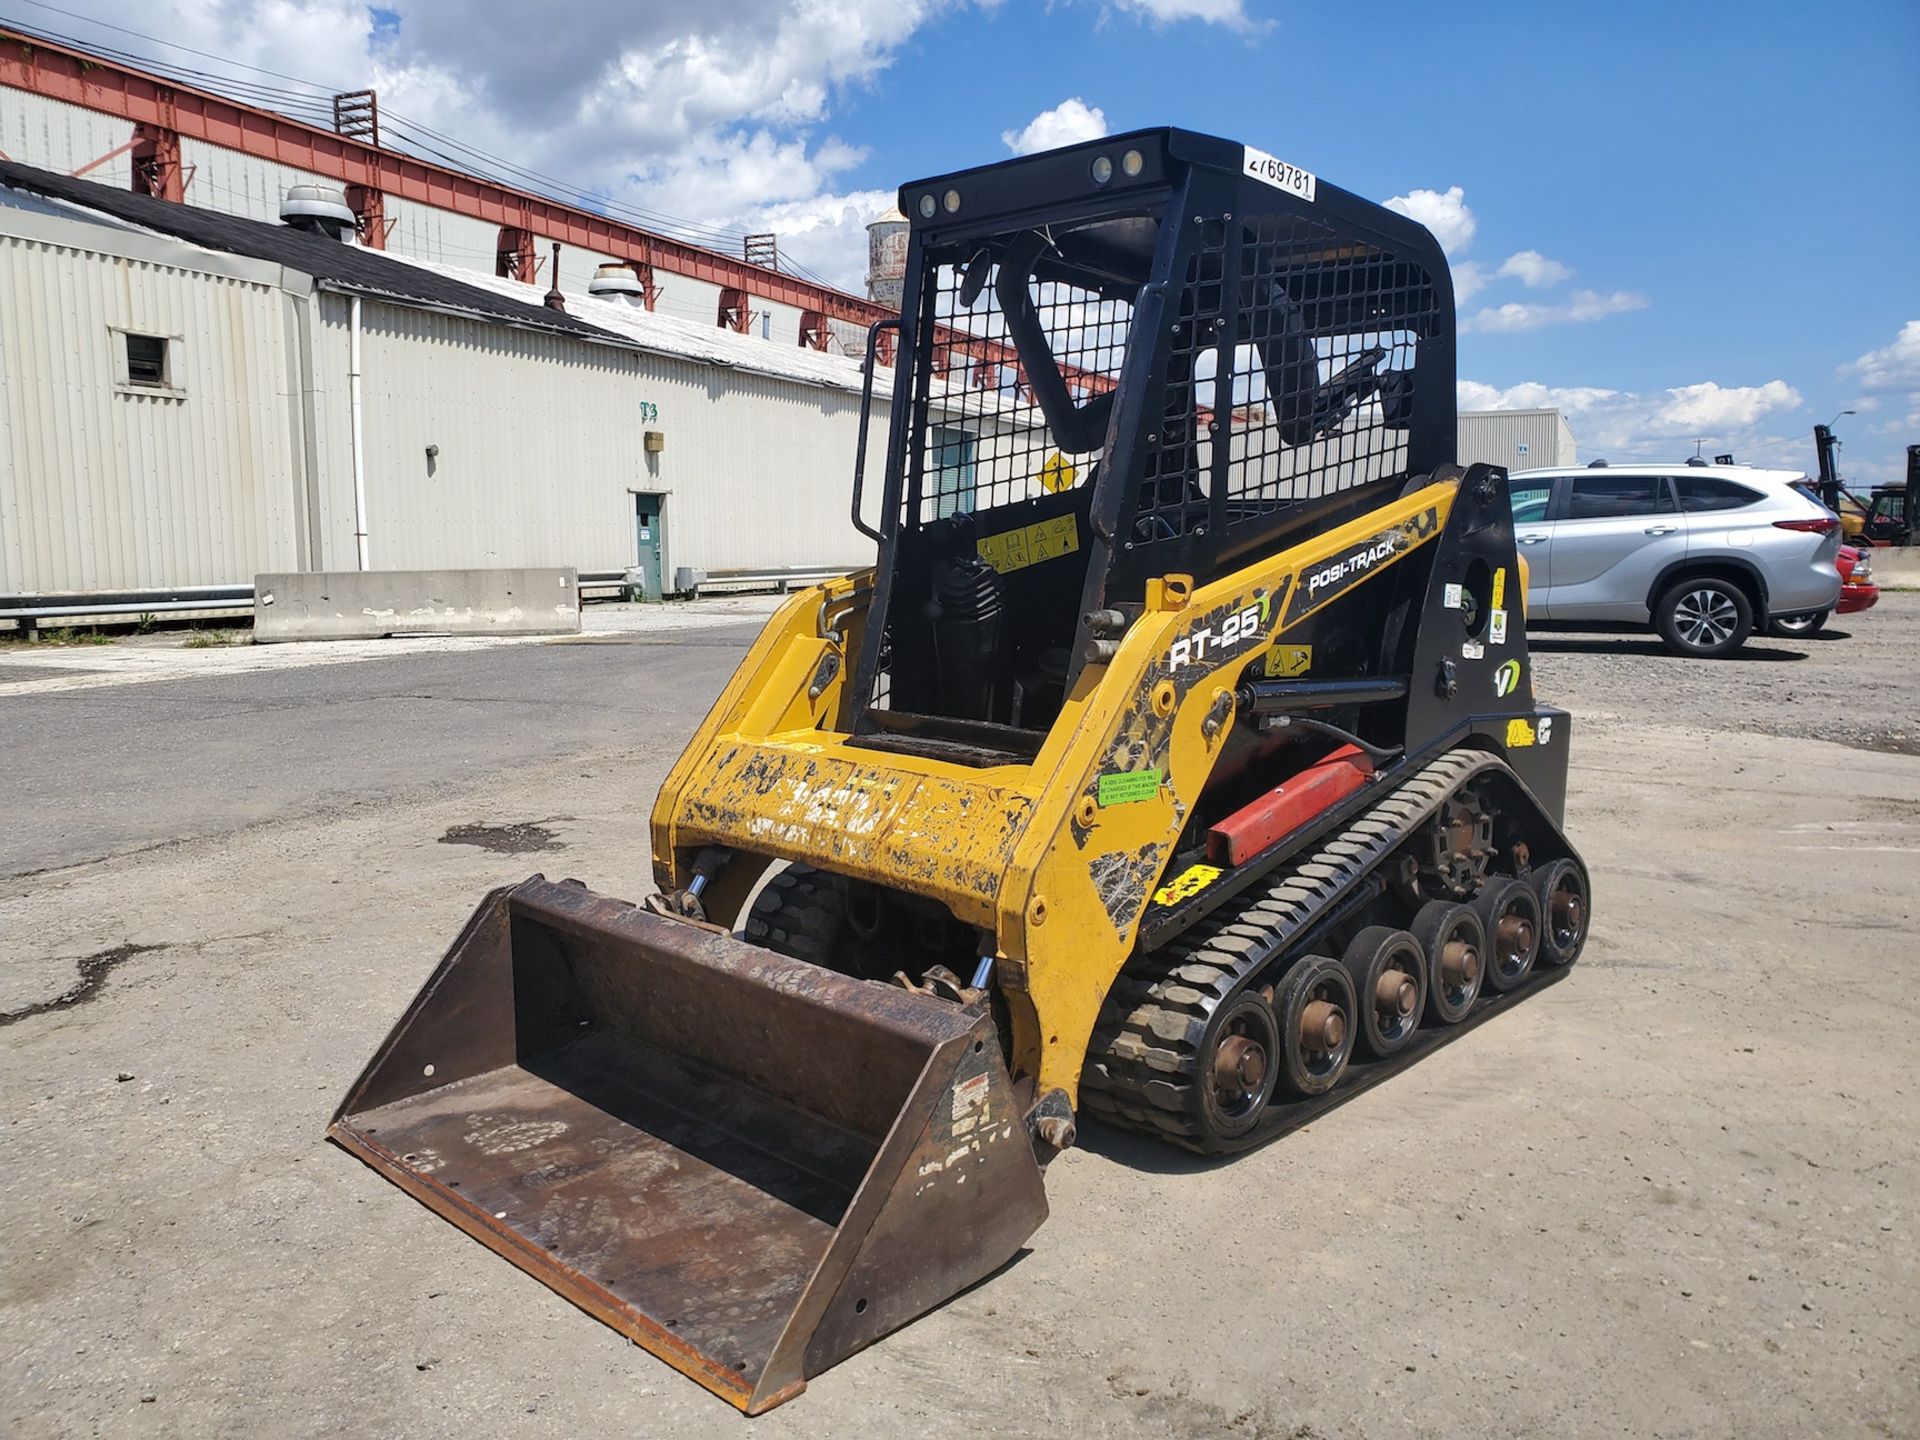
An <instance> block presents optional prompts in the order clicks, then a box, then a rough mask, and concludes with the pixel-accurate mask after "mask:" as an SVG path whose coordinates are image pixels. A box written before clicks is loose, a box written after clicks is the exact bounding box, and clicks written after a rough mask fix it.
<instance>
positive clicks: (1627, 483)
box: [1567, 475, 1673, 520]
mask: <svg viewBox="0 0 1920 1440" xmlns="http://www.w3.org/2000/svg"><path fill="white" fill-rule="evenodd" d="M1672 509H1673V501H1672V499H1671V498H1670V497H1669V495H1668V492H1667V481H1666V477H1665V476H1662V475H1581V476H1579V477H1578V478H1576V479H1575V480H1574V482H1573V494H1572V495H1571V496H1570V497H1569V498H1568V500H1567V519H1569V520H1612V519H1615V518H1616V517H1624V516H1630V515H1663V514H1666V513H1667V512H1668V511H1670V510H1672Z"/></svg>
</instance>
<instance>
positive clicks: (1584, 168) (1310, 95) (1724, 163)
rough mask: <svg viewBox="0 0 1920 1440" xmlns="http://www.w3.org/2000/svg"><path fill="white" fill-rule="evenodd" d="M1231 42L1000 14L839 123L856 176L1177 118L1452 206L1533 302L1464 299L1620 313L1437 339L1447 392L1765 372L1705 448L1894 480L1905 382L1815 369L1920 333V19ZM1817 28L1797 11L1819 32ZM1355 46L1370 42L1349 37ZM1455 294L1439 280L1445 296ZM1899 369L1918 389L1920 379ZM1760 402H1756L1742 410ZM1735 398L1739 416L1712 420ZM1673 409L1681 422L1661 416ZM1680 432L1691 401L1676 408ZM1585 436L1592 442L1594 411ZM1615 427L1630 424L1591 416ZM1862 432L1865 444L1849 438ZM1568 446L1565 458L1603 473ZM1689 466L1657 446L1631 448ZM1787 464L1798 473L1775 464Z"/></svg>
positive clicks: (1356, 33) (1460, 25) (1363, 187)
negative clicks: (1534, 256) (1919, 326)
mask: <svg viewBox="0 0 1920 1440" xmlns="http://www.w3.org/2000/svg"><path fill="white" fill-rule="evenodd" d="M1247 14H1248V16H1249V18H1250V20H1252V21H1253V22H1254V24H1255V27H1256V28H1254V29H1253V30H1251V31H1241V30H1234V29H1231V28H1226V27H1222V26H1219V25H1199V24H1192V23H1188V24H1175V25H1167V26H1164V27H1160V26H1153V25H1147V24H1142V23H1140V22H1139V21H1137V20H1135V19H1133V18H1130V17H1128V16H1124V15H1120V14H1115V13H1108V14H1106V15H1105V16H1104V17H1103V16H1101V15H1100V14H1098V13H1090V12H1089V11H1088V10H1087V9H1086V8H1085V7H1081V6H1074V5H1053V6H1048V7H1040V6H1029V5H1023V4H1019V3H1008V4H1004V5H1002V6H1000V7H999V8H998V10H996V11H994V12H991V13H988V14H980V13H977V12H969V13H965V14H961V15H956V16H952V17H949V18H948V19H946V20H944V21H942V22H941V23H939V24H937V25H932V26H929V27H927V28H926V29H925V30H923V31H922V32H920V33H919V34H917V35H916V36H915V38H914V41H913V42H912V44H911V45H909V46H908V47H906V48H905V49H903V51H902V53H901V55H900V56H899V58H898V59H897V60H896V61H895V63H894V65H893V67H892V68H891V70H890V71H889V72H888V74H887V76H886V77H885V80H884V82H883V83H882V84H880V85H878V86H876V87H874V88H873V89H872V90H871V91H868V92H866V93H863V94H859V95H857V96H855V97H852V98H851V100H850V102H849V103H848V105H847V106H846V107H845V108H844V109H843V110H842V112H841V113H840V115H839V116H838V117H837V127H836V128H838V129H839V130H840V131H841V132H842V133H844V134H846V135H848V136H849V137H850V138H854V139H856V140H858V141H859V142H860V143H862V144H864V145H866V146H868V147H869V149H870V154H869V158H868V160H867V161H866V163H865V164H864V165H863V166H862V167H861V169H860V171H859V172H857V173H856V174H855V175H854V176H853V177H851V178H853V179H854V180H856V181H861V182H866V183H872V184H875V185H883V184H885V183H887V182H888V181H890V180H893V179H897V178H901V177H905V176H909V175H912V174H915V173H923V172H931V171H939V170H942V169H946V168H950V167H959V166H962V165H968V164H974V163H978V162H979V161H980V160H981V158H982V157H983V155H991V154H993V153H994V152H995V150H996V148H999V149H1000V150H1001V153H1004V147H996V145H995V143H994V142H995V140H996V139H997V138H998V136H999V134H1000V132H1001V131H1002V130H1005V129H1008V128H1018V127H1019V126H1021V125H1023V124H1025V123H1026V121H1027V120H1028V119H1030V118H1031V116H1032V115H1033V114H1034V113H1035V112H1036V111H1037V110H1039V109H1041V108H1044V107H1046V106H1049V105H1052V104H1055V103H1057V102H1058V100H1059V99H1061V98H1063V96H1067V95H1071V96H1077V97H1079V98H1080V99H1082V100H1083V101H1084V102H1085V103H1086V104H1087V105H1088V106H1090V107H1097V108H1098V109H1099V110H1100V111H1101V112H1102V113H1103V114H1104V117H1105V119H1106V121H1107V122H1108V124H1109V126H1110V127H1111V128H1112V129H1114V130H1123V129H1130V128H1134V127H1136V126H1142V125H1154V124H1162V123H1169V122H1172V123H1178V124H1181V125H1185V126H1188V127H1191V128H1195V129H1200V130H1209V131H1212V132H1215V133H1217V134H1221V135H1226V136H1230V137H1232V138H1235V139H1241V140H1244V141H1246V142H1248V143H1251V144H1256V145H1259V146H1260V147H1261V148H1263V149H1267V150H1270V151H1273V152H1274V153H1276V154H1279V155H1281V156H1282V157H1283V158H1285V159H1288V160H1291V161H1293V162H1294V163H1296V164H1300V165H1304V166H1306V167H1307V168H1309V169H1311V170H1314V171H1315V172H1317V173H1319V174H1321V175H1324V176H1325V177H1327V178H1328V179H1329V180H1332V181H1333V182H1335V183H1337V184H1340V185H1342V186H1344V187H1346V188H1348V189H1351V190H1355V191H1357V192H1359V193H1360V194H1362V195H1366V196H1368V197H1370V198H1374V199H1382V200H1383V199H1386V198H1388V197H1390V196H1394V195H1406V194H1410V193H1411V192H1412V191H1414V190H1416V189H1429V190H1434V191H1438V192H1445V191H1446V190H1448V189H1450V188H1451V187H1453V186H1459V187H1461V190H1462V192H1463V199H1464V203H1465V204H1466V206H1467V207H1468V208H1469V209H1470V210H1471V212H1472V214H1473V216H1474V217H1475V219H1476V221H1477V225H1476V228H1475V232H1474V234H1473V237H1472V239H1471V241H1470V242H1469V243H1468V244H1467V245H1466V246H1465V247H1464V248H1463V249H1460V250H1458V251H1456V253H1455V255H1454V257H1453V258H1454V260H1455V262H1456V265H1458V264H1461V263H1467V262H1470V263H1473V264H1477V265H1478V266H1480V267H1483V268H1484V269H1488V270H1492V269H1497V268H1498V266H1499V265H1500V264H1501V263H1502V262H1503V261H1504V260H1505V259H1506V258H1507V257H1508V256H1510V255H1512V254H1514V253H1515V252H1518V251H1522V250H1533V251H1536V252H1538V253H1540V254H1541V255H1543V256H1545V257H1548V258H1550V259H1552V260H1555V261H1558V262H1560V263H1561V264H1562V265H1564V266H1567V267H1569V268H1570V269H1571V270H1572V272H1573V274H1572V276H1571V277H1570V279H1569V280H1567V281H1565V282H1562V283H1561V284H1560V285H1558V286H1552V287H1543V288H1541V289H1529V288H1528V287H1527V286H1525V285H1524V284H1522V283H1521V282H1520V281H1519V280H1518V279H1514V278H1505V279H1495V280H1493V281H1491V282H1490V283H1488V284H1487V285H1486V286H1485V287H1484V288H1482V289H1481V290H1479V291H1477V292H1476V293H1474V294H1473V295H1472V296H1471V297H1470V298H1469V299H1467V300H1466V301H1465V302H1464V303H1463V304H1462V306H1461V310H1462V313H1463V314H1465V315H1469V316H1471V315H1472V314H1474V313H1476V312H1477V311H1479V310H1481V309H1483V308H1485V307H1488V306H1497V305H1499V304H1501V303H1505V302H1516V303H1522V304H1528V303H1531V304H1539V305H1544V306H1547V307H1548V308H1552V307H1553V303H1554V302H1555V301H1556V300H1559V302H1560V304H1561V305H1564V304H1565V300H1564V297H1565V295H1566V294H1568V293H1569V292H1571V291H1574V290H1579V289H1587V290H1591V291H1593V292H1595V293H1597V294H1599V295H1601V296H1609V297H1610V296H1614V295H1616V294H1619V293H1620V292H1625V294H1626V295H1628V296H1633V297H1638V298H1640V299H1643V300H1644V301H1645V304H1644V308H1638V309H1632V310H1622V311H1620V312H1619V313H1614V314H1610V315H1606V316H1605V317H1604V318H1600V319H1596V320H1592V321H1588V322H1572V321H1563V322H1560V323H1544V324H1540V325H1537V326H1534V327H1533V328H1528V329H1524V330H1517V331H1513V332H1509V333H1478V332H1473V331H1470V332H1469V333H1467V334H1465V335H1463V336H1462V338H1461V343H1460V373H1461V376H1462V377H1463V378H1465V379H1470V380H1474V381H1479V382H1482V383H1484V384H1486V385H1489V386H1492V387H1494V388H1496V389H1499V390H1506V389H1509V388H1510V387H1515V386H1519V385H1522V384H1525V383H1527V382H1535V383H1539V384H1544V385H1546V386H1548V387H1552V388H1555V389H1580V388H1602V389H1608V390H1613V391H1616V392H1621V393H1622V394H1630V395H1638V396H1653V397H1658V396H1661V395H1663V394H1664V393H1665V392H1666V391H1668V390H1669V389H1673V388H1678V387H1686V386H1695V385H1700V384H1703V383H1709V382H1710V383H1713V384H1716V385H1719V386H1721V387H1763V386H1765V385H1767V384H1768V383H1769V382H1772V381H1776V380H1777V381H1782V382H1784V383H1785V385H1786V386H1787V387H1788V388H1790V389H1791V390H1793V391H1794V392H1797V394H1798V395H1799V397H1800V403H1799V405H1797V406H1792V407H1786V406H1782V407H1781V408H1777V409H1773V410H1770V411H1768V412H1767V413H1766V414H1765V415H1764V416H1763V417H1761V418H1762V420H1763V421H1764V423H1762V424H1760V425H1758V426H1755V425H1749V424H1740V423H1733V422H1721V428H1720V429H1719V430H1718V431H1717V433H1716V432H1705V433H1706V438H1708V439H1709V440H1710V441H1711V442H1713V443H1714V445H1715V448H1718V446H1719V445H1720V444H1722V443H1725V444H1733V443H1734V442H1735V441H1736V440H1744V441H1747V442H1748V444H1747V447H1746V450H1745V452H1744V453H1743V454H1742V458H1746V456H1747V455H1754V456H1755V457H1756V458H1759V457H1760V452H1759V451H1757V450H1755V449H1754V446H1753V441H1754V440H1755V439H1756V438H1764V437H1766V436H1779V437H1780V438H1782V439H1784V440H1786V441H1787V442H1788V444H1789V447H1796V446H1797V447H1798V450H1797V451H1794V452H1793V453H1785V452H1783V451H1782V450H1781V448H1780V447H1779V446H1769V447H1767V457H1768V458H1772V459H1775V460H1778V461H1781V462H1785V463H1794V464H1800V465H1806V466H1811V465H1812V463H1813V462H1812V444H1811V440H1810V438H1808V435H1807V432H1808V431H1809V430H1810V429H1811V427H1812V426H1813V425H1814V424H1815V423H1816V422H1818V421H1825V420H1827V419H1829V418H1830V417H1832V416H1833V415H1834V413H1835V412H1836V411H1838V410H1841V409H1845V408H1857V407H1858V402H1859V401H1861V400H1862V399H1866V400H1868V401H1869V402H1870V403H1877V404H1878V409H1877V410H1875V411H1874V412H1873V413H1871V414H1862V415H1860V416H1857V417H1849V418H1848V419H1846V420H1843V421H1842V422H1841V423H1840V425H1839V427H1838V429H1839V431H1840V433H1841V434H1842V436H1843V437H1844V438H1845V440H1846V449H1845V451H1844V454H1843V468H1845V469H1846V470H1848V471H1849V472H1852V473H1858V474H1861V475H1862V476H1863V477H1864V476H1865V475H1866V474H1868V473H1870V472H1871V473H1873V474H1875V475H1876V476H1878V478H1892V472H1893V471H1894V470H1895V469H1896V468H1897V465H1898V463H1899V457H1900V455H1901V453H1902V450H1903V447H1904V445H1905V444H1908V443H1920V414H1910V412H1912V411H1915V410H1920V404H1916V401H1915V398H1914V396H1913V394H1912V392H1911V391H1909V392H1907V393H1906V394H1905V395H1901V394H1899V393H1893V394H1884V395H1879V396H1875V395H1869V394H1867V393H1866V392H1865V391H1864V390H1863V385H1862V379H1863V377H1862V376H1861V375H1860V374H1858V373H1849V374H1843V373H1841V367H1843V366H1846V365H1849V364H1851V363H1852V362H1854V361H1856V360H1858V359H1859V358H1860V357H1862V356H1863V355H1865V354H1867V353H1868V352H1871V351H1876V350H1879V349H1882V348H1883V347H1888V346H1890V345H1892V344H1893V342H1894V341H1895V340H1896V338H1897V337H1898V335H1899V332H1900V331H1901V328H1902V326H1903V324H1904V323H1905V322H1907V321H1910V320H1912V319H1914V318H1915V317H1917V316H1920V79H1916V71H1917V70H1920V5H1917V4H1914V3H1912V0H1907V3H1880V4H1873V3H1867V4H1830V5H1827V6H1823V7H1821V8H1820V9H1819V10H1818V11H1815V10H1814V9H1813V8H1812V7H1808V6H1791V5H1781V4H1743V5H1717V6H1716V5H1699V6H1694V7H1690V8H1689V7H1682V6H1674V5H1642V4H1607V5H1585V6H1579V7H1571V6H1541V5H1537V4H1535V5H1518V4H1512V5H1506V4H1501V5H1494V4H1483V5H1473V6H1448V7H1440V6H1431V5H1413V4H1374V5H1370V6H1366V7H1358V6H1318V5H1316V6H1292V5H1288V6H1282V5H1264V4H1259V3H1254V4H1250V5H1249V6H1248V7H1247ZM1816 16H1817V18H1816ZM1369 36H1379V37H1384V38H1383V39H1380V40H1369V39H1368V37H1369ZM1463 288H1465V287H1463ZM1906 378H1908V379H1910V380H1914V381H1916V382H1920V375H1908V376H1907V377H1906ZM1761 403H1765V402H1764V401H1762V402H1761ZM1728 408H1737V407H1728ZM1682 413H1683V414H1685V413H1688V412H1682ZM1692 413H1694V414H1695V415H1696V416H1697V417H1698V418H1697V423H1698V424H1699V425H1700V426H1702V427H1703V429H1704V427H1706V426H1708V425H1711V424H1713V423H1715V422H1714V414H1715V412H1714V407H1713V406H1712V405H1711V404H1708V405H1704V406H1699V407H1696V409H1695V411H1693V412H1692ZM1590 418H1594V419H1597V420H1598V421H1599V423H1598V424H1597V425H1582V424H1581V417H1580V416H1577V415H1576V417H1575V425H1576V430H1577V431H1579V430H1585V431H1588V432H1589V433H1590V434H1591V435H1592V438H1595V439H1603V440H1604V439H1613V438H1614V437H1615V435H1616V434H1617V433H1619V428H1618V425H1617V424H1615V423H1613V422H1614V421H1615V419H1616V417H1612V416H1604V415H1603V416H1595V417H1590ZM1618 418H1622V419H1624V418H1628V417H1618ZM1887 426H1894V427H1897V428H1895V429H1893V430H1892V431H1891V432H1889V433H1884V434H1883V433H1876V432H1878V431H1880V430H1882V429H1884V428H1885V427H1887ZM1587 438H1588V436H1586V435H1583V446H1582V453H1583V455H1586V454H1592V453H1600V452H1599V451H1597V450H1596V449H1595V447H1594V446H1593V445H1592V444H1590V443H1585V442H1586V440H1587ZM1630 438H1634V439H1644V440H1648V441H1651V442H1653V443H1652V445H1651V448H1652V449H1653V450H1654V451H1655V452H1659V451H1662V450H1664V451H1665V452H1666V453H1675V450H1676V448H1677V449H1678V453H1684V454H1691V453H1692V445H1691V444H1690V443H1686V444H1684V445H1682V443H1681V442H1682V440H1683V439H1684V438H1685V437H1682V436H1680V435H1664V436H1647V435H1644V434H1643V435H1639V436H1632V437H1630ZM1800 452H1804V453H1800Z"/></svg>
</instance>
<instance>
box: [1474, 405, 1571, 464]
mask: <svg viewBox="0 0 1920 1440" xmlns="http://www.w3.org/2000/svg"><path fill="white" fill-rule="evenodd" d="M1458 449H1459V453H1460V463H1461V464H1462V465H1472V464H1475V463H1477V462H1485V463H1486V464H1488V465H1504V466H1506V467H1507V469H1509V470H1537V469H1540V468H1541V467H1543V466H1548V465H1572V464H1574V463H1576V462H1575V459H1574V457H1575V455H1576V454H1577V453H1578V452H1577V450H1576V448H1575V446H1574V442H1573V427H1572V426H1571V425H1569V424H1567V417H1566V416H1565V415H1563V414H1561V413H1560V412H1559V411H1558V410H1555V409H1538V410H1462V411H1461V412H1460V438H1459V444H1458Z"/></svg>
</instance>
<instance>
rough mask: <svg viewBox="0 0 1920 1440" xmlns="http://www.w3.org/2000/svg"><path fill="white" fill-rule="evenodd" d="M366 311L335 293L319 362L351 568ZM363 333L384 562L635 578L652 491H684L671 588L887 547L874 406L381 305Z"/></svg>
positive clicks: (327, 527) (327, 442) (344, 553)
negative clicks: (878, 499)
mask: <svg viewBox="0 0 1920 1440" xmlns="http://www.w3.org/2000/svg"><path fill="white" fill-rule="evenodd" d="M348 310H349V301H348V300H347V299H346V298H345V297H343V296H339V295H331V294H330V295H325V296H323V297H322V305H321V320H322V323H321V325H320V331H321V334H320V337H319V342H318V355H319V357H320V358H319V364H318V365H317V366H316V374H317V376H318V377H320V379H321V384H320V398H321V401H322V404H323V406H324V411H325V414H324V429H325V432H326V433H325V435H324V437H323V439H322V443H321V446H320V450H321V454H322V456H323V457H324V458H323V462H322V464H321V466H320V469H321V473H322V474H323V475H324V476H325V477H326V484H325V487H324V489H325V494H324V495H323V496H322V503H321V505H320V513H321V523H322V526H323V533H324V535H325V537H326V547H325V548H326V551H327V553H328V559H327V563H328V564H329V565H332V566H335V567H350V566H351V564H352V559H351V557H352V554H353V520H352V514H353V498H352V477H351V467H350V464H348V463H345V461H346V457H347V455H348V447H349V444H350V438H349V432H348V430H347V428H346V427H347V407H346V404H345V386H346V380H345V377H346V373H347V364H348V361H347V355H348V350H349V336H348V329H347V322H348ZM361 324H362V340H361V344H362V370H363V378H362V382H361V388H362V394H363V401H364V405H365V411H364V417H363V434H364V440H365V450H366V457H367V461H366V463H367V508H368V525H367V529H368V533H369V541H368V544H369V550H370V553H371V558H372V561H373V564H374V565H375V567H376V568H379V569H394V568H416V567H422V566H428V565H448V566H463V565H577V566H579V567H580V568H581V569H585V570H604V569H618V568H623V567H625V566H628V565H631V564H633V563H634V562H635V559H636V543H637V542H636V536H635V531H634V494H635V492H657V493H664V494H665V495H666V497H667V499H666V505H665V515H666V528H667V546H668V553H667V556H666V564H667V567H668V574H669V575H671V572H672V568H673V567H675V566H680V565H689V566H694V567H696V568H700V569H708V570H717V569H733V568H744V567H759V566H770V565H818V564H823V563H832V562H841V561H844V562H849V563H851V562H854V561H857V560H859V559H860V557H861V556H862V555H864V554H866V553H867V552H868V551H869V550H870V549H871V545H870V543H868V542H866V541H863V540H862V539H861V538H860V537H859V536H858V535H857V534H856V532H855V531H854V530H853V527H852V525H851V524H850V523H849V521H848V518H847V496H848V494H849V488H850V484H851V473H852V458H853V450H854V439H855V431H856V428H857V424H858V418H859V397H858V396H857V395H854V394H850V393H847V392H841V391H833V390H827V389H824V388H821V387H817V386H808V385H802V384H797V383H794V382H792V381H785V380H780V379H775V378H773V377H767V376H759V375H754V374H751V373H749V372H745V371H740V370H732V369H720V368H716V367H713V366H703V365H697V364H693V363H690V362H683V361H678V360H674V359H672V358H670V357H666V356H656V355H649V354H643V353H637V352H634V351H629V350H622V349H617V348H614V347H610V346H602V345H593V344H587V343H584V342H581V341H577V340H573V339H570V338H567V337H564V336H559V335H547V334H542V333H539V332H535V331H523V330H515V329H510V328H508V327H506V326H503V325H495V324H490V323H486V322H481V321H475V320H468V319H463V318H460V317H456V316H448V315H441V314H436V313H433V312H430V311H422V310H416V309H412V308H409V307H403V306H395V305H388V304H380V303H375V302H372V301H368V302H365V303H364V305H363V307H362V321H361ZM885 414H886V410H885V407H884V406H881V407H879V413H878V414H877V415H876V418H875V422H874V423H875V426H876V433H877V434H884V428H883V427H884V425H885ZM648 430H658V431H660V432H661V433H662V434H663V435H664V436H665V438H666V449H665V450H664V451H663V452H662V453H660V454H658V455H653V456H649V455H648V454H647V453H646V447H645V443H644V441H645V434H646V432H647V431H648ZM429 445H435V446H438V447H439V453H438V455H436V456H434V457H433V458H432V460H431V463H430V462H429V458H428V456H427V453H426V451H427V447H428V446H429Z"/></svg>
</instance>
